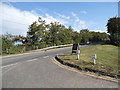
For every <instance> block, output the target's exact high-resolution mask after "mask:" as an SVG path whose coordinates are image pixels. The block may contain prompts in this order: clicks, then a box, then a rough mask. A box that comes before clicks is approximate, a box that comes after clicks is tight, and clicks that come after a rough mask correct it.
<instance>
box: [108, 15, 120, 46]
mask: <svg viewBox="0 0 120 90" xmlns="http://www.w3.org/2000/svg"><path fill="white" fill-rule="evenodd" d="M106 26H107V30H108V33H110V40H111V42H112V44H114V45H117V46H120V38H119V37H120V18H119V17H113V18H110V19H109V20H108V23H107V25H106Z"/></svg>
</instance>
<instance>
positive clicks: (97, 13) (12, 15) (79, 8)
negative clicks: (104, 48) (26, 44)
mask: <svg viewBox="0 0 120 90" xmlns="http://www.w3.org/2000/svg"><path fill="white" fill-rule="evenodd" d="M0 12H2V14H0V19H2V34H5V33H6V32H8V33H11V34H13V35H23V36H26V34H27V31H28V28H29V25H30V24H32V22H34V21H37V20H38V17H41V18H42V19H43V20H45V21H46V24H49V23H50V22H55V21H56V22H59V23H61V24H64V25H65V26H66V27H69V26H72V27H73V29H74V30H75V31H78V32H79V31H80V30H81V29H89V30H90V31H96V32H98V31H99V32H107V27H106V24H107V22H108V20H109V18H112V17H115V16H118V3H117V2H5V3H2V7H0ZM1 16H2V17H1Z"/></svg>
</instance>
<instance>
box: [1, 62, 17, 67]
mask: <svg viewBox="0 0 120 90" xmlns="http://www.w3.org/2000/svg"><path fill="white" fill-rule="evenodd" d="M16 64H18V63H14V64H10V65H5V66H2V68H5V67H8V66H13V65H16Z"/></svg>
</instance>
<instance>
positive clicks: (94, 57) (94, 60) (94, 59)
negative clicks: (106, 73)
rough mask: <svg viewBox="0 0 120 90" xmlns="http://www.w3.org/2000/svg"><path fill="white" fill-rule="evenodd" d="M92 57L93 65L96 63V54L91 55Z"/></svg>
mask: <svg viewBox="0 0 120 90" xmlns="http://www.w3.org/2000/svg"><path fill="white" fill-rule="evenodd" d="M92 58H93V64H94V65H95V64H96V58H97V56H96V54H94V55H92Z"/></svg>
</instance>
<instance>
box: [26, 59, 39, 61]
mask: <svg viewBox="0 0 120 90" xmlns="http://www.w3.org/2000/svg"><path fill="white" fill-rule="evenodd" d="M36 60H38V59H31V60H27V61H25V62H31V61H36Z"/></svg>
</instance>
